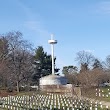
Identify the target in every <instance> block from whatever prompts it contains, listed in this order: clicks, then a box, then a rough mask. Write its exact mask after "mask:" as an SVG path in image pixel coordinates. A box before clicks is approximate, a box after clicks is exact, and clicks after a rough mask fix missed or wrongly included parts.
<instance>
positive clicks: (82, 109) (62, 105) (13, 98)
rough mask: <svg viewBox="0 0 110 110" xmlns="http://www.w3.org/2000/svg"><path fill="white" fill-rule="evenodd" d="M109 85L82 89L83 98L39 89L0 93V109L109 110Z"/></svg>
mask: <svg viewBox="0 0 110 110" xmlns="http://www.w3.org/2000/svg"><path fill="white" fill-rule="evenodd" d="M90 99H94V100H90ZM102 101H106V102H110V87H103V88H92V89H90V90H89V89H88V90H85V91H83V98H78V97H76V96H74V95H72V94H71V93H64V94H60V93H45V92H41V91H30V92H20V93H19V94H18V93H16V92H12V93H11V92H10V93H9V92H6V91H3V90H2V91H1V93H0V110H110V108H109V107H110V105H106V106H105V105H103V103H102Z"/></svg>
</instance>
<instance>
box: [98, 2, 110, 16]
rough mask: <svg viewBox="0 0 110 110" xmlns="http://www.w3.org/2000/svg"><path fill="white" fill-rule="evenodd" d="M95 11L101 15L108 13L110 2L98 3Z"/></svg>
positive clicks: (109, 11)
mask: <svg viewBox="0 0 110 110" xmlns="http://www.w3.org/2000/svg"><path fill="white" fill-rule="evenodd" d="M97 11H98V12H101V13H105V14H106V13H110V1H103V2H99V3H98V5H97Z"/></svg>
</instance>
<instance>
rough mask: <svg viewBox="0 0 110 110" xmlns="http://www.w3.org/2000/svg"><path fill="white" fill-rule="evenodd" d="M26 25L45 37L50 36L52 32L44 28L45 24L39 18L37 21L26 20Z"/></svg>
mask: <svg viewBox="0 0 110 110" xmlns="http://www.w3.org/2000/svg"><path fill="white" fill-rule="evenodd" d="M24 26H25V27H26V28H28V29H29V30H30V31H34V32H35V33H37V34H38V35H40V37H41V36H42V37H43V38H44V37H46V36H50V32H48V31H47V30H46V29H44V26H43V25H42V23H41V22H40V21H38V20H35V21H26V22H24Z"/></svg>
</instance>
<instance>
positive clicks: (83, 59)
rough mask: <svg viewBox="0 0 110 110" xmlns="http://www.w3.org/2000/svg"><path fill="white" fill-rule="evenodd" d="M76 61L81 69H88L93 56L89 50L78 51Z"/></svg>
mask: <svg viewBox="0 0 110 110" xmlns="http://www.w3.org/2000/svg"><path fill="white" fill-rule="evenodd" d="M76 61H78V63H79V64H80V65H81V66H82V67H81V69H82V70H81V71H83V70H88V68H89V66H91V65H92V63H93V61H94V56H93V55H92V54H91V53H90V52H86V51H80V52H78V53H77V57H76Z"/></svg>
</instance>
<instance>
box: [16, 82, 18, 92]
mask: <svg viewBox="0 0 110 110" xmlns="http://www.w3.org/2000/svg"><path fill="white" fill-rule="evenodd" d="M16 83H17V92H18V93H19V82H18V81H17V82H16Z"/></svg>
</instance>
